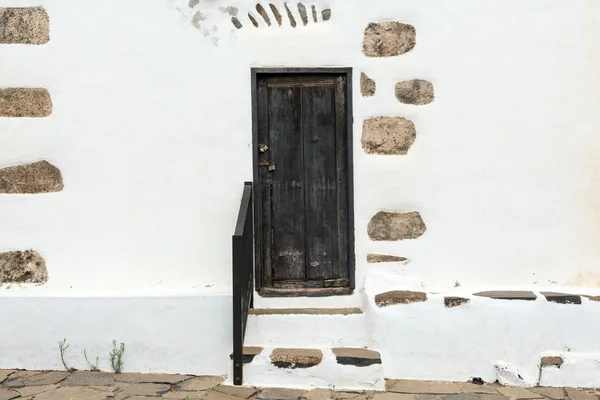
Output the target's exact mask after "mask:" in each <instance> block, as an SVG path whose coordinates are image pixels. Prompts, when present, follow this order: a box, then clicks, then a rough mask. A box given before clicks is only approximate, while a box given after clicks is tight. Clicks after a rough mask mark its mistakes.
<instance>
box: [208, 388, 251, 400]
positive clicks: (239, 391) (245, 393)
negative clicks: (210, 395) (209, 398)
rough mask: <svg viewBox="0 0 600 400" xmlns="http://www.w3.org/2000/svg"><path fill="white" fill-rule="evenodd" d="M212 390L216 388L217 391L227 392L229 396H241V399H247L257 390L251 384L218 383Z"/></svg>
mask: <svg viewBox="0 0 600 400" xmlns="http://www.w3.org/2000/svg"><path fill="white" fill-rule="evenodd" d="M213 390H216V391H217V392H221V393H225V394H227V395H229V396H233V397H237V398H241V399H247V398H248V397H250V396H252V395H253V394H255V393H256V392H258V389H257V388H255V387H251V386H223V385H219V386H215V387H214V388H213Z"/></svg>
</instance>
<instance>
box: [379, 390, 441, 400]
mask: <svg viewBox="0 0 600 400" xmlns="http://www.w3.org/2000/svg"><path fill="white" fill-rule="evenodd" d="M416 398H417V396H415V395H414V394H408V393H392V392H386V393H377V394H376V395H375V396H373V399H374V400H416ZM436 400H437V399H436Z"/></svg>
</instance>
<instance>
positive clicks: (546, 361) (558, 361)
mask: <svg viewBox="0 0 600 400" xmlns="http://www.w3.org/2000/svg"><path fill="white" fill-rule="evenodd" d="M563 362H564V361H563V359H562V357H561V356H544V357H542V360H541V362H540V363H541V365H542V367H550V366H556V367H560V366H561V365H563Z"/></svg>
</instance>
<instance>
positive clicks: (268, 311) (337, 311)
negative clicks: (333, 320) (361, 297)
mask: <svg viewBox="0 0 600 400" xmlns="http://www.w3.org/2000/svg"><path fill="white" fill-rule="evenodd" d="M362 313H363V311H362V310H361V309H360V308H358V307H348V308H251V309H250V311H249V314H250V315H291V314H294V315H350V314H362Z"/></svg>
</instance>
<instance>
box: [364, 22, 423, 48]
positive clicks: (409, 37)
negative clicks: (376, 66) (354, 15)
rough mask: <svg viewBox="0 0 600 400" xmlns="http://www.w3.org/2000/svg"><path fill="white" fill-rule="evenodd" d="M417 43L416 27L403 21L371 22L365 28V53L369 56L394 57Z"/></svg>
mask: <svg viewBox="0 0 600 400" xmlns="http://www.w3.org/2000/svg"><path fill="white" fill-rule="evenodd" d="M416 43H417V32H416V30H415V27H414V26H412V25H409V24H403V23H401V22H395V21H388V22H379V23H375V22H371V23H369V25H367V27H366V28H365V32H364V38H363V54H364V55H365V56H367V57H392V56H397V55H400V54H404V53H407V52H409V51H411V50H412V49H413V47H415V44H416Z"/></svg>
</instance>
